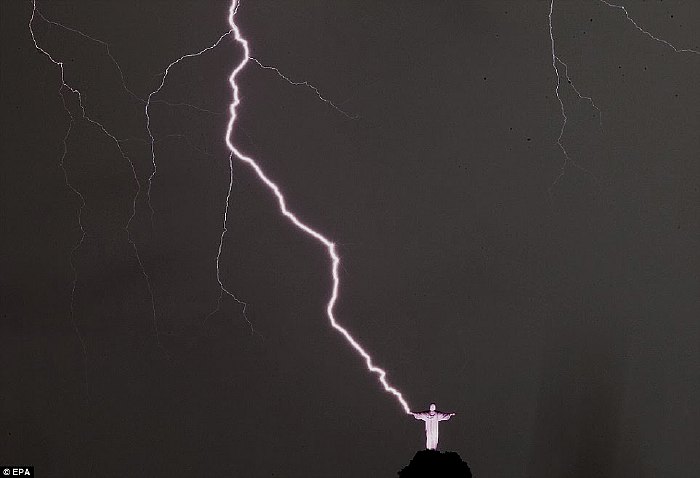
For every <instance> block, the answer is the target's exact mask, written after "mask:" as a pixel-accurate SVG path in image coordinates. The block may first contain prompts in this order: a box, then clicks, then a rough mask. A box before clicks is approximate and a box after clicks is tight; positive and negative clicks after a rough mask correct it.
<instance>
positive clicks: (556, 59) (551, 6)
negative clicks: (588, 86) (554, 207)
mask: <svg viewBox="0 0 700 478" xmlns="http://www.w3.org/2000/svg"><path fill="white" fill-rule="evenodd" d="M553 12H554V0H551V3H550V4H549V39H550V41H551V48H552V68H554V72H555V74H556V76H557V86H556V88H555V89H554V93H555V94H556V96H557V100H558V101H559V108H560V110H561V116H562V119H563V121H562V124H561V128H560V129H559V136H557V143H556V144H557V146H559V149H561V152H562V153H563V154H564V162H563V163H562V165H561V170H560V172H559V175H557V177H556V178H555V179H554V182H553V183H552V184H550V186H549V195H550V196H551V195H552V188H554V186H556V184H557V183H558V182H559V180H560V179H561V178H562V177H563V176H564V173H565V171H566V167H567V165H569V163H571V165H573V166H574V167H575V168H577V169H579V170H581V171H583V172H584V173H586V174H590V175H591V176H592V177H593V178H594V179H595V180H597V179H598V178H596V176H595V175H594V174H593V173H592V172H590V171H589V170H588V169H586V168H584V167H583V166H581V165H580V164H578V163H577V162H576V161H574V160H572V159H571V157H570V156H569V153H568V151H567V150H566V147H564V144H563V143H562V137H563V136H564V130H565V129H566V123H567V122H568V121H569V118H568V116H566V108H564V101H563V100H562V99H561V96H560V95H559V88H560V87H561V75H560V73H559V67H558V66H557V63H561V64H562V65H563V66H564V74H565V76H566V80H567V82H568V84H570V85H571V88H572V89H573V90H574V92H575V93H576V94H577V95H578V97H579V99H585V100H587V101H588V102H590V104H591V105H592V106H593V107H594V108H595V109H596V110H598V115H599V118H600V123H601V126H602V121H603V120H602V115H601V113H600V109H598V107H597V106H596V104H595V103H594V102H593V99H592V98H590V97H589V96H583V95H582V94H581V93H580V92H579V90H578V88H576V86H575V85H574V83H573V82H572V81H571V78H570V77H569V67H568V66H567V64H566V63H564V62H563V61H561V59H559V57H558V56H557V52H556V47H555V42H554V31H553V26H552V13H553Z"/></svg>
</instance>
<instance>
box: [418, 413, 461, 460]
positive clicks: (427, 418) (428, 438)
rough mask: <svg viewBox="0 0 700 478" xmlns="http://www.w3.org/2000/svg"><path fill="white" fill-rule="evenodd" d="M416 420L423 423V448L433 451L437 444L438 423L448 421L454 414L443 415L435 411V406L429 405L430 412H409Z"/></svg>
mask: <svg viewBox="0 0 700 478" xmlns="http://www.w3.org/2000/svg"><path fill="white" fill-rule="evenodd" d="M411 413H412V414H413V416H414V417H415V418H416V419H417V420H423V421H424V422H425V447H426V448H427V449H428V450H435V449H436V448H437V443H438V423H439V422H441V421H443V420H449V419H450V418H451V417H452V416H453V415H455V413H443V412H438V411H436V410H435V404H434V403H431V404H430V410H429V411H425V412H411Z"/></svg>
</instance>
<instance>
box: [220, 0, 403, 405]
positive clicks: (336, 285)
mask: <svg viewBox="0 0 700 478" xmlns="http://www.w3.org/2000/svg"><path fill="white" fill-rule="evenodd" d="M239 4H240V0H232V3H231V6H230V8H229V15H228V22H229V25H230V26H231V32H233V36H234V38H235V40H236V42H238V44H239V45H240V46H241V47H242V48H243V52H244V55H243V58H242V60H241V62H240V63H239V64H238V65H237V66H236V67H235V68H234V70H233V72H232V73H231V75H230V76H229V83H230V85H231V90H232V92H233V101H232V102H231V104H230V105H229V112H230V117H229V120H228V125H227V127H226V135H225V141H226V146H228V149H229V150H230V151H231V156H229V159H230V160H232V159H233V157H235V158H236V159H238V160H239V161H241V162H243V163H245V164H246V165H247V166H249V167H250V168H251V169H252V170H253V171H254V172H255V174H256V175H257V177H258V178H259V179H260V181H262V183H263V184H265V186H266V187H267V188H268V189H269V190H270V192H271V193H272V194H274V195H275V197H276V198H277V204H278V206H279V210H280V212H281V213H282V215H284V217H286V218H287V219H288V220H289V221H290V222H291V223H292V224H294V226H296V227H297V228H298V229H299V230H301V231H302V232H304V233H305V234H306V235H308V236H310V237H312V238H313V239H315V240H316V241H317V242H319V243H320V244H321V245H323V247H325V249H326V252H327V253H328V258H329V260H330V266H331V267H330V269H331V270H330V272H331V278H332V284H333V285H332V288H331V295H330V298H329V300H328V303H327V305H326V315H327V317H328V320H329V322H330V324H331V326H332V327H333V328H334V329H335V330H336V331H338V332H339V333H340V334H341V335H342V336H343V337H344V338H345V340H346V342H347V343H348V344H350V346H351V347H352V348H353V349H355V351H356V352H357V353H358V354H359V355H360V356H361V357H362V358H363V359H364V361H365V365H366V366H367V370H369V371H370V372H371V373H373V374H376V375H377V377H378V380H379V382H380V384H381V385H382V387H383V388H384V390H385V391H386V392H388V393H390V394H391V395H393V396H394V397H395V398H396V399H397V400H398V402H399V403H400V405H401V407H402V408H403V409H404V411H405V412H406V413H411V409H410V407H409V406H408V403H407V402H406V400H405V399H404V398H403V395H402V394H401V392H400V391H399V390H398V389H396V388H395V387H393V386H392V385H390V384H389V381H388V380H387V373H386V371H385V370H383V369H382V368H380V367H378V366H376V365H375V364H374V362H373V360H372V357H371V356H370V355H369V353H367V351H366V350H365V349H364V348H363V347H362V346H361V345H360V344H359V342H358V341H357V340H355V338H354V337H353V336H352V335H351V334H350V332H348V330H347V329H345V328H344V327H343V326H342V325H340V324H339V323H338V321H337V320H336V318H335V314H334V312H333V310H334V308H335V304H336V301H337V300H338V294H339V289H340V275H339V273H338V268H339V267H340V256H339V255H338V252H337V250H336V245H335V243H334V242H333V241H331V240H330V239H328V238H327V237H326V236H324V235H323V234H321V233H320V232H318V231H317V230H315V229H313V228H312V227H311V226H308V225H307V224H305V223H303V222H302V221H301V220H299V218H297V216H296V215H295V214H294V213H293V212H292V211H291V210H290V209H289V208H288V207H287V201H286V199H285V197H284V194H283V193H282V190H281V189H280V187H279V186H278V185H277V184H276V183H275V182H274V181H272V180H271V179H270V178H269V177H268V176H267V175H266V174H265V172H264V171H263V169H262V168H261V167H260V165H258V163H257V162H256V161H255V159H253V158H251V157H249V156H246V155H245V154H243V153H242V152H241V151H239V150H238V148H236V146H235V145H234V144H233V142H232V140H231V136H232V133H233V127H234V124H235V122H236V118H237V113H236V109H237V108H238V105H240V103H241V99H240V95H239V88H238V84H237V83H236V77H237V76H238V74H239V73H240V72H241V71H242V70H243V69H244V68H245V67H246V65H247V64H248V63H249V61H251V56H250V48H249V46H248V40H246V39H245V38H244V37H243V36H242V35H241V32H240V30H239V28H238V26H237V25H236V22H235V15H236V12H237V10H238V6H239ZM229 192H230V189H229Z"/></svg>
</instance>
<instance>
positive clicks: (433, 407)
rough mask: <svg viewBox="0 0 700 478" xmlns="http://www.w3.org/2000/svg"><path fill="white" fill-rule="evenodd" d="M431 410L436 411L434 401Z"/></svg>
mask: <svg viewBox="0 0 700 478" xmlns="http://www.w3.org/2000/svg"><path fill="white" fill-rule="evenodd" d="M430 411H431V412H434V411H435V404H434V403H431V404H430Z"/></svg>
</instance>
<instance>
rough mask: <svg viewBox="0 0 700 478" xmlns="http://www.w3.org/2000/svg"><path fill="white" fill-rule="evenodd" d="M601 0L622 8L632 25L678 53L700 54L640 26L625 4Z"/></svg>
mask: <svg viewBox="0 0 700 478" xmlns="http://www.w3.org/2000/svg"><path fill="white" fill-rule="evenodd" d="M599 1H600V3H603V4H605V5H607V6H609V7H612V8H618V9H620V10H622V11H623V13H624V14H625V17H626V18H627V20H628V21H629V22H630V23H631V24H632V25H634V27H635V28H636V29H637V30H639V31H640V32H642V33H643V34H645V35H646V36H648V37H649V38H651V39H652V40H654V41H657V42H659V43H663V44H664V45H666V46H667V47H669V48H671V49H672V50H673V51H675V52H676V53H694V54H696V55H700V51H697V50H693V49H691V48H676V47H675V46H673V45H672V44H671V42H669V41H667V40H664V39H663V38H659V37H657V36H654V35H652V34H651V33H649V32H648V31H646V30H645V29H644V28H642V27H641V26H639V24H638V23H637V22H635V21H634V19H633V18H632V17H630V14H629V13H628V12H627V8H625V7H624V6H623V5H616V4H614V3H610V2H607V1H606V0H599Z"/></svg>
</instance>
